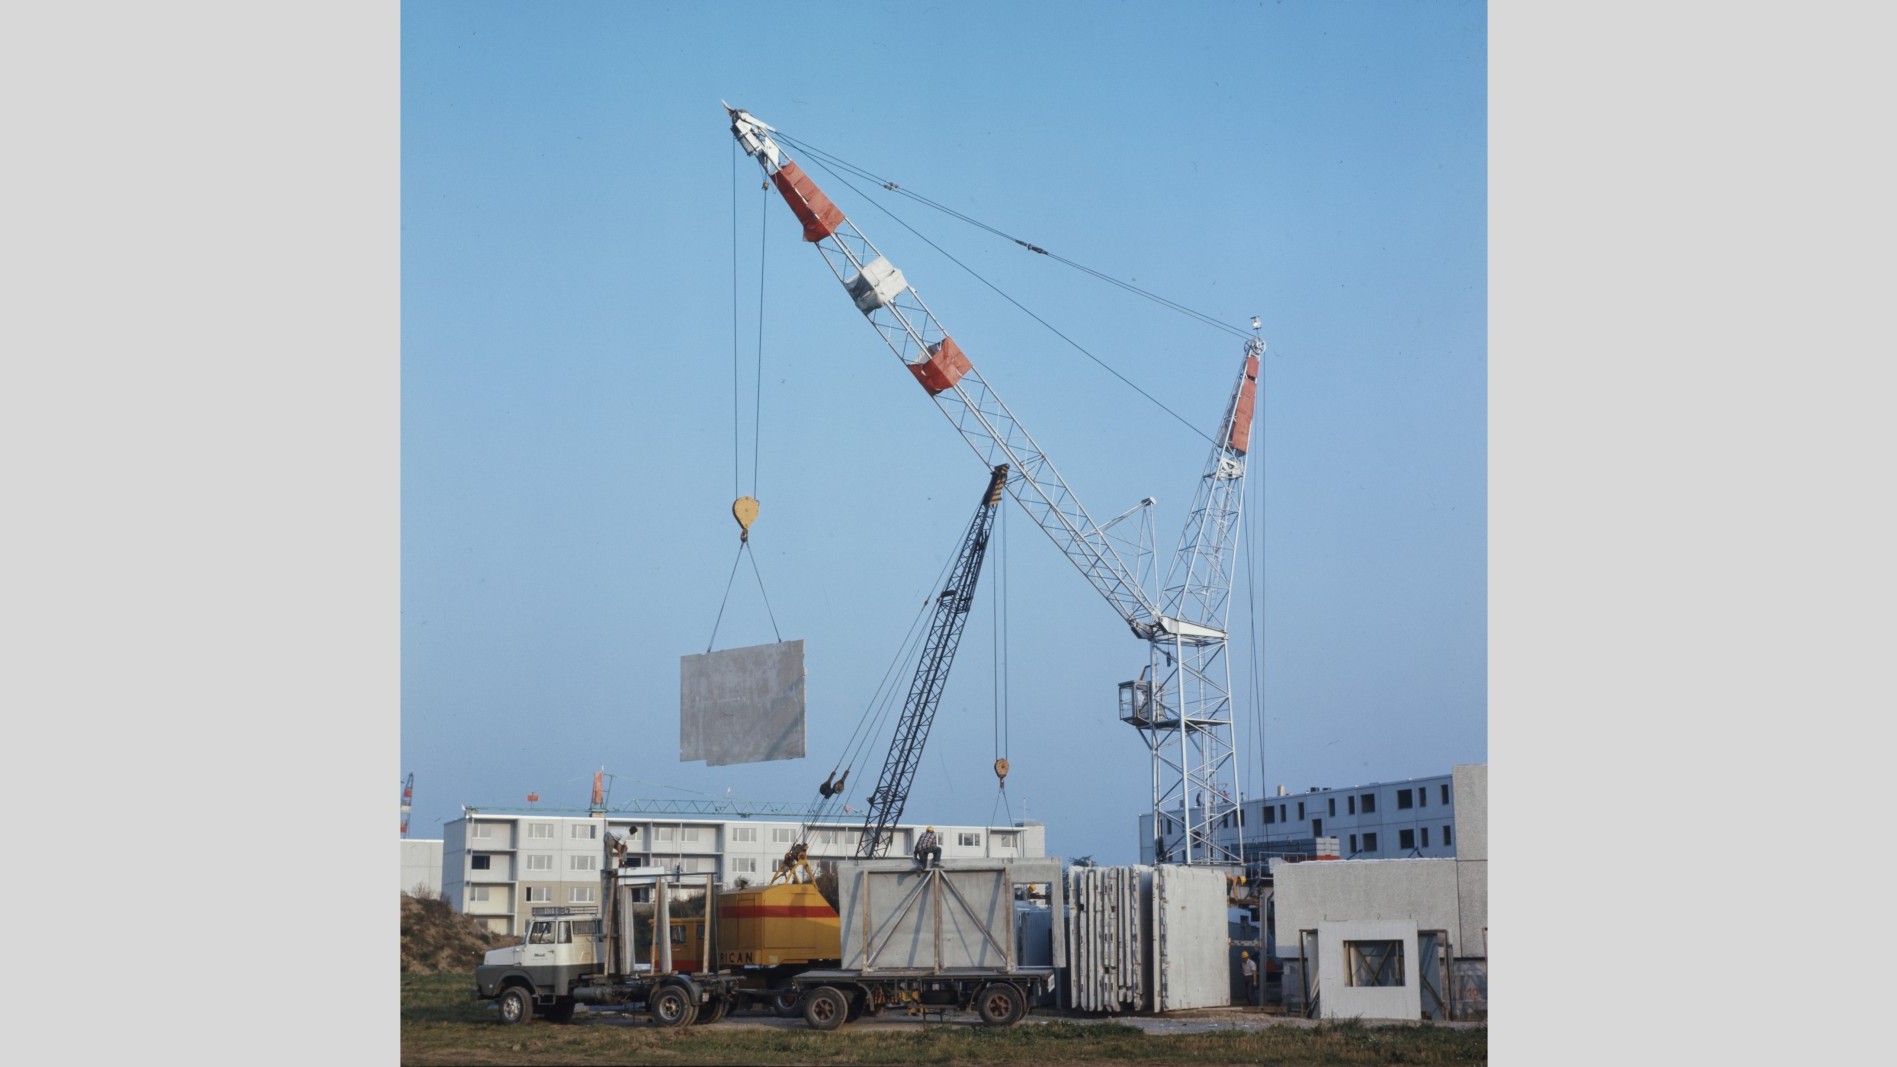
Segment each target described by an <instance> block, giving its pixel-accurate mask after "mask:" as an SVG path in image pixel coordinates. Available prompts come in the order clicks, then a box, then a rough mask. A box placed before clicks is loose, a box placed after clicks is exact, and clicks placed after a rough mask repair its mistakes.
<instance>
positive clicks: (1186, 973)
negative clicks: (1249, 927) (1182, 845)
mask: <svg viewBox="0 0 1897 1067" xmlns="http://www.w3.org/2000/svg"><path fill="white" fill-rule="evenodd" d="M1226 897H1227V884H1226V881H1225V872H1224V871H1220V870H1213V869H1210V868H1206V867H1182V866H1177V865H1173V864H1165V865H1162V866H1158V867H1155V868H1153V906H1152V910H1153V1010H1154V1011H1157V1012H1167V1011H1185V1010H1187V1009H1190V1008H1208V1007H1213V1006H1225V1005H1229V1004H1231V1003H1232V984H1231V955H1232V952H1231V935H1230V925H1229V919H1228V917H1227V912H1228V910H1229V905H1228V903H1227V900H1226Z"/></svg>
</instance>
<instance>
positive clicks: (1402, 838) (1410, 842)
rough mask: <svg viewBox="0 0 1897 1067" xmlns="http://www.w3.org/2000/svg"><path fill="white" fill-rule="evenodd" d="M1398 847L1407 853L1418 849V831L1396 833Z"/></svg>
mask: <svg viewBox="0 0 1897 1067" xmlns="http://www.w3.org/2000/svg"><path fill="white" fill-rule="evenodd" d="M1396 847H1398V848H1400V849H1404V850H1406V851H1407V850H1409V849H1412V848H1415V847H1416V831H1415V830H1398V831H1397V832H1396Z"/></svg>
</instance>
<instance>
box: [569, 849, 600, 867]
mask: <svg viewBox="0 0 1897 1067" xmlns="http://www.w3.org/2000/svg"><path fill="white" fill-rule="evenodd" d="M566 869H567V870H569V871H597V870H599V857H598V856H595V855H593V854H592V853H590V852H588V853H586V854H584V855H580V856H568V857H567V858H566Z"/></svg>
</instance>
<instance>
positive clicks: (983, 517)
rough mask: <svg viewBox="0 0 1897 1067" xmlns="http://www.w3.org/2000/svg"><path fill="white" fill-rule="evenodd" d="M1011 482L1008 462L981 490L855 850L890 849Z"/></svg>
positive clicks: (866, 854)
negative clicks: (998, 511) (1005, 488)
mask: <svg viewBox="0 0 1897 1067" xmlns="http://www.w3.org/2000/svg"><path fill="white" fill-rule="evenodd" d="M1007 482H1008V468H1007V466H1006V465H1005V464H1004V465H1002V466H999V467H996V468H995V469H994V471H993V472H992V473H991V474H990V475H989V478H988V487H987V488H986V489H984V490H982V494H981V503H980V505H979V506H977V507H976V508H975V516H974V518H972V519H970V520H969V521H968V531H967V532H966V533H964V534H963V535H962V547H961V549H960V551H959V552H957V554H956V557H955V564H954V566H953V567H951V568H950V569H949V576H948V584H947V586H946V587H944V588H943V590H942V592H941V593H939V594H937V596H936V598H935V612H934V614H933V615H931V616H930V618H929V632H928V636H927V638H926V639H925V640H924V642H923V646H922V655H921V657H920V658H919V659H918V660H917V661H916V674H915V678H914V679H913V680H911V681H910V683H909V696H908V699H906V700H904V701H903V705H902V716H901V718H900V719H898V720H897V722H896V733H895V736H894V737H893V738H892V739H891V740H890V744H889V755H887V756H886V757H884V759H883V770H882V773H881V774H880V775H878V776H877V778H876V789H875V791H873V792H872V793H870V795H869V810H868V811H867V812H866V813H865V815H864V817H863V836H862V840H861V841H859V842H858V843H857V850H856V854H857V855H858V856H861V857H863V858H864V859H874V858H876V857H878V856H882V855H885V854H887V853H888V851H889V843H890V839H891V838H892V837H893V836H894V830H895V826H896V824H897V823H898V822H900V821H901V820H902V809H903V805H904V804H906V803H907V802H908V800H909V786H910V784H911V783H913V782H914V781H915V777H916V766H917V764H919V763H921V761H922V746H923V744H924V743H925V742H926V741H928V739H929V726H930V724H931V723H933V722H934V721H935V709H936V707H937V706H938V705H939V704H941V702H942V687H943V686H944V685H945V684H946V683H947V682H948V675H949V667H951V666H952V665H953V664H954V662H955V650H956V648H957V647H958V646H959V645H960V644H961V641H962V628H963V627H964V626H966V625H967V624H968V610H969V608H970V607H972V606H973V605H974V602H975V585H976V583H977V582H979V581H980V580H981V563H982V559H983V557H984V556H985V555H986V554H987V552H988V534H989V531H990V530H991V529H992V528H993V526H994V521H995V506H996V505H997V504H999V503H1001V490H1002V487H1003V486H1005V485H1006V484H1007Z"/></svg>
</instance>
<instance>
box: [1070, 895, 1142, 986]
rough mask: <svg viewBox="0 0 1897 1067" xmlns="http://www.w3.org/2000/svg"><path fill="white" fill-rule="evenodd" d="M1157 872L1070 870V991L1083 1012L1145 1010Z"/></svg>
mask: <svg viewBox="0 0 1897 1067" xmlns="http://www.w3.org/2000/svg"><path fill="white" fill-rule="evenodd" d="M1151 884H1152V868H1151V867H1075V868H1072V869H1071V870H1070V871H1068V887H1067V896H1068V901H1069V903H1070V905H1071V910H1070V911H1069V912H1068V916H1067V927H1068V928H1067V950H1068V961H1067V968H1068V970H1067V983H1068V984H1067V988H1068V999H1069V1004H1068V1006H1069V1007H1072V1008H1077V1009H1079V1010H1081V1011H1106V1012H1120V1011H1144V1010H1146V1007H1147V996H1146V959H1147V954H1146V951H1145V946H1146V944H1147V943H1148V941H1149V940H1150V936H1151V935H1150V933H1149V928H1150V923H1149V921H1148V918H1147V915H1146V907H1145V904H1144V901H1145V899H1146V898H1147V897H1148V896H1149V895H1150V893H1151Z"/></svg>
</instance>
